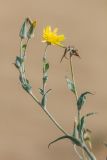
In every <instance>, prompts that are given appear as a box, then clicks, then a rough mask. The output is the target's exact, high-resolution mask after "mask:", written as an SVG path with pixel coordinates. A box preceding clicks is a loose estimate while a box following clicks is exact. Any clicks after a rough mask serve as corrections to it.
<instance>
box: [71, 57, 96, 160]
mask: <svg viewBox="0 0 107 160" xmlns="http://www.w3.org/2000/svg"><path fill="white" fill-rule="evenodd" d="M70 70H71V76H72V81H73V84H74V87H75V98H76V102H77V101H78V93H77V89H76V84H75V78H74V71H73V65H72V57H70ZM80 118H81V115H80V111H78V123H79V121H80ZM80 136H81V135H80ZM84 151H85V152H86V153H87V155H88V157H89V158H90V160H96V158H95V156H94V154H93V153H92V152H91V151H90V150H89V149H88V147H87V146H86V144H85V143H84V142H83V144H82V152H83V158H85V159H86V157H85V153H84Z"/></svg>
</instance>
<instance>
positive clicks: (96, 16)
mask: <svg viewBox="0 0 107 160" xmlns="http://www.w3.org/2000/svg"><path fill="white" fill-rule="evenodd" d="M25 17H30V18H31V19H32V20H34V19H36V20H37V28H36V32H35V38H34V39H32V40H31V41H30V43H29V48H28V50H27V51H28V53H27V54H28V57H27V61H26V67H27V76H28V79H29V80H30V82H31V84H32V87H33V90H34V92H35V94H36V95H37V97H38V98H40V95H39V91H38V88H39V87H40V86H41V85H42V81H41V78H42V56H43V51H44V48H45V44H43V43H42V42H41V41H42V30H43V28H44V27H45V26H46V25H51V26H52V28H54V27H58V28H59V33H60V34H61V33H63V34H64V35H65V37H66V40H65V45H69V44H71V45H74V46H75V47H76V48H78V50H79V54H80V56H81V59H78V58H76V57H74V60H73V64H74V70H75V79H76V84H77V88H78V94H79V95H80V94H81V93H82V92H84V91H87V90H88V91H91V92H92V93H94V95H93V96H88V98H87V103H86V105H85V106H84V108H83V110H82V114H86V113H88V112H93V111H94V112H98V114H97V115H96V116H94V117H91V118H88V119H87V128H89V129H90V130H92V141H93V152H94V153H95V155H96V157H97V158H98V160H102V159H105V157H106V155H107V149H106V148H105V147H104V145H103V142H105V141H106V140H107V136H106V135H107V85H106V84H107V1H106V0H66V1H65V0H63V1H62V0H21V1H20V0H0V160H56V159H57V160H58V159H59V160H60V159H61V160H65V159H66V160H71V159H72V160H77V159H78V157H77V155H76V154H75V152H74V150H73V146H72V144H71V143H70V142H69V141H68V140H64V141H60V142H58V143H56V144H54V145H53V146H52V147H51V148H50V149H48V148H47V145H48V143H49V142H50V141H52V140H54V139H55V138H57V137H58V136H61V135H63V134H62V133H61V132H60V131H59V130H58V129H57V128H56V127H55V126H54V125H53V124H52V122H50V121H49V119H48V117H47V116H46V115H45V114H44V113H43V112H42V111H41V109H40V108H39V107H38V105H37V104H35V103H34V101H33V99H31V97H29V96H28V94H27V93H26V92H25V91H24V90H22V88H21V86H20V82H19V79H18V71H17V70H16V68H15V67H14V65H13V63H14V61H15V57H16V55H18V54H19V42H20V39H19V30H20V27H21V24H22V22H23V20H24V18H25ZM62 54H63V49H61V48H58V47H56V46H51V47H49V49H48V60H49V62H50V70H49V81H48V84H47V88H48V89H49V88H51V89H52V92H51V93H50V94H49V97H48V106H47V108H48V110H49V111H50V112H51V113H52V115H53V116H54V117H55V118H56V120H57V121H58V122H59V123H60V124H61V125H62V126H63V128H64V129H65V130H66V131H68V132H69V133H71V132H72V129H73V122H74V117H75V116H76V105H75V97H74V96H73V94H72V93H71V92H70V91H68V89H67V85H66V81H65V76H68V77H69V78H70V70H69V63H68V61H67V60H66V59H65V60H63V62H62V63H60V59H61V56H62Z"/></svg>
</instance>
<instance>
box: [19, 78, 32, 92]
mask: <svg viewBox="0 0 107 160" xmlns="http://www.w3.org/2000/svg"><path fill="white" fill-rule="evenodd" d="M19 79H20V82H21V84H22V87H23V88H24V89H25V90H26V91H27V92H31V90H32V87H31V85H30V83H29V81H28V80H27V79H25V78H24V77H22V76H20V77H19Z"/></svg>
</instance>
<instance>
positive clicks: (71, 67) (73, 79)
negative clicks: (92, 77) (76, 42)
mask: <svg viewBox="0 0 107 160" xmlns="http://www.w3.org/2000/svg"><path fill="white" fill-rule="evenodd" d="M70 70H71V77H72V81H73V84H74V87H75V98H76V102H77V101H78V93H77V88H76V83H75V78H74V71H73V65H72V57H70ZM77 116H78V122H79V121H80V118H81V117H80V111H79V110H78V115H77Z"/></svg>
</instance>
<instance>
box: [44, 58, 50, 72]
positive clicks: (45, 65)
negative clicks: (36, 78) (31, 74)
mask: <svg viewBox="0 0 107 160" xmlns="http://www.w3.org/2000/svg"><path fill="white" fill-rule="evenodd" d="M48 69H49V63H48V62H47V60H46V58H43V72H44V73H47V71H48Z"/></svg>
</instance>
